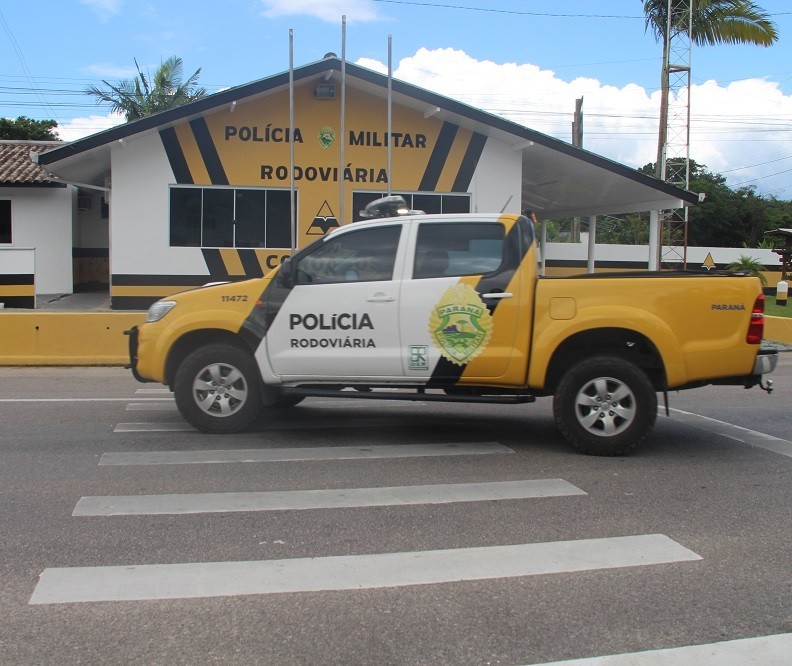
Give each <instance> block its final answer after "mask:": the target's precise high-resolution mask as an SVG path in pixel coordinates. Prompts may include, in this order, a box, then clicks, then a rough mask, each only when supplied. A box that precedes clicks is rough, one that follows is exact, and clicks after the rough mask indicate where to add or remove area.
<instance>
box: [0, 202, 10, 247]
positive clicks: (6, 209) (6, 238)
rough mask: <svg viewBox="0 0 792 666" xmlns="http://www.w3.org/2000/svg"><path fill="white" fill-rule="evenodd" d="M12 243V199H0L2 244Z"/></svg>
mask: <svg viewBox="0 0 792 666" xmlns="http://www.w3.org/2000/svg"><path fill="white" fill-rule="evenodd" d="M9 243H11V199H0V245H8V244H9Z"/></svg>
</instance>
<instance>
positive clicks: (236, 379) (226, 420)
mask: <svg viewBox="0 0 792 666" xmlns="http://www.w3.org/2000/svg"><path fill="white" fill-rule="evenodd" d="M260 384H261V380H260V378H259V374H258V369H257V368H256V364H255V361H254V360H253V358H252V356H250V354H247V353H246V352H244V351H243V350H241V349H239V348H237V347H234V346H232V345H228V344H223V343H218V344H211V345H206V346H205V347H201V348H199V349H196V350H195V351H194V352H192V353H191V354H190V355H189V356H187V358H185V359H184V361H183V362H182V364H181V365H180V366H179V369H178V371H177V372H176V379H175V382H174V395H175V398H176V405H177V406H178V408H179V411H180V412H181V414H182V416H183V417H184V418H185V419H186V420H187V422H188V423H190V425H192V426H194V427H195V428H197V429H198V430H201V431H203V432H209V433H232V432H239V431H240V430H243V429H244V428H246V427H247V426H249V425H250V424H251V423H252V422H253V421H254V420H255V418H256V416H258V414H259V411H260V410H261V390H260Z"/></svg>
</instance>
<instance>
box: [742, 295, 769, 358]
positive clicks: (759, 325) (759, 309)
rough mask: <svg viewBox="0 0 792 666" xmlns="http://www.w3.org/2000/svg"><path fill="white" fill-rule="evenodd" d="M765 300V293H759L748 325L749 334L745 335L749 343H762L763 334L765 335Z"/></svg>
mask: <svg viewBox="0 0 792 666" xmlns="http://www.w3.org/2000/svg"><path fill="white" fill-rule="evenodd" d="M764 302H765V297H764V294H759V296H757V297H756V301H755V302H754V306H753V310H751V323H750V324H749V325H748V335H746V336H745V341H746V342H747V343H748V344H749V345H759V344H761V343H762V336H763V335H764Z"/></svg>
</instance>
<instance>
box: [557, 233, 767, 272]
mask: <svg viewBox="0 0 792 666" xmlns="http://www.w3.org/2000/svg"><path fill="white" fill-rule="evenodd" d="M708 254H709V255H711V258H712V260H713V261H714V262H715V264H717V266H718V267H719V268H722V267H724V266H725V265H727V264H729V263H731V262H732V261H736V260H738V259H739V258H740V256H746V257H750V258H752V259H757V260H759V261H760V262H761V263H762V264H763V265H765V266H767V267H768V268H770V269H774V268H775V267H776V266H777V267H778V270H779V271H780V270H781V262H780V257H779V255H777V254H776V253H774V252H773V251H772V250H767V249H754V248H744V247H742V248H731V247H688V249H687V265H688V268H689V269H691V270H692V269H698V268H700V267H702V266H703V264H704V261H705V260H706V258H707V255H708ZM587 257H588V234H587V233H583V234H581V240H580V243H547V245H546V246H545V261H547V260H551V261H552V260H554V259H555V260H565V261H586V259H587ZM594 260H595V266H594V267H595V269H596V263H597V262H605V261H619V262H631V263H633V262H634V263H635V264H636V266H635V269H638V270H640V269H644V268H646V267H647V266H648V262H649V247H648V246H647V245H597V246H596V248H595V250H594ZM625 270H628V269H625Z"/></svg>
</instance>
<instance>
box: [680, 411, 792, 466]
mask: <svg viewBox="0 0 792 666" xmlns="http://www.w3.org/2000/svg"><path fill="white" fill-rule="evenodd" d="M671 411H672V412H673V413H674V419H675V420H679V421H681V422H682V423H687V424H688V425H692V426H694V427H696V428H701V429H703V430H708V431H709V432H714V433H716V434H718V435H723V436H724V437H728V438H730V439H734V440H737V441H738V442H743V443H744V444H750V445H751V446H756V447H757V448H760V449H765V450H767V451H773V452H774V453H780V454H781V455H782V456H789V457H792V442H790V441H789V440H786V439H781V438H780V437H774V436H773V435H766V434H765V433H763V432H757V431H756V430H749V429H748V428H743V427H741V426H737V425H734V424H732V423H726V422H725V421H719V420H718V419H713V418H710V417H709V416H702V415H701V414H692V413H690V412H685V411H682V410H681V409H672V410H671Z"/></svg>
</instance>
